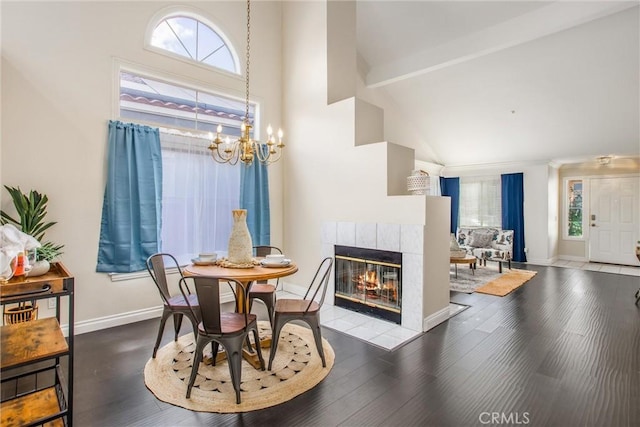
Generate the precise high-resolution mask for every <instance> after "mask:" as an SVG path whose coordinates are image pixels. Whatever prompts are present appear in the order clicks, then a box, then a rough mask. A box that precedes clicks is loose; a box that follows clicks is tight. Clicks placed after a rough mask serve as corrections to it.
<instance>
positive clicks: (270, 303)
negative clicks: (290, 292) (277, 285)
mask: <svg viewBox="0 0 640 427" xmlns="http://www.w3.org/2000/svg"><path fill="white" fill-rule="evenodd" d="M256 298H257V299H259V300H260V301H262V302H263V303H264V305H265V307H266V309H267V314H268V315H269V323H270V324H271V325H273V309H274V307H275V305H276V303H275V299H276V298H275V293H274V294H273V295H269V296H267V295H260V296H256V297H252V298H251V299H250V300H249V312H251V308H252V307H253V300H254V299H256Z"/></svg>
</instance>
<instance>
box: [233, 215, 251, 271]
mask: <svg viewBox="0 0 640 427" xmlns="http://www.w3.org/2000/svg"><path fill="white" fill-rule="evenodd" d="M231 213H232V214H233V227H232V228H231V236H229V249H228V252H229V257H228V262H229V265H227V267H233V265H234V264H237V265H238V266H241V265H248V264H253V242H252V241H251V234H250V233H249V227H247V210H246V209H234V210H233V211H231ZM240 268H242V267H240Z"/></svg>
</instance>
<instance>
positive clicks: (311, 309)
mask: <svg viewBox="0 0 640 427" xmlns="http://www.w3.org/2000/svg"><path fill="white" fill-rule="evenodd" d="M332 265H333V258H332V257H327V258H325V259H323V260H322V262H321V263H320V265H319V266H318V269H317V270H316V274H315V275H314V276H313V280H311V284H309V287H308V288H307V292H306V293H305V294H304V297H303V298H302V299H285V298H281V299H278V300H277V301H276V306H275V309H274V322H273V323H272V333H271V353H270V354H269V367H268V369H269V370H271V363H272V362H273V359H274V358H275V356H276V350H277V349H278V340H279V339H280V331H281V330H282V327H283V326H284V325H286V324H287V323H288V322H290V321H292V320H302V321H304V322H306V323H307V324H308V325H309V326H310V327H311V330H312V331H313V338H314V340H315V342H316V348H317V349H318V354H319V355H320V359H322V367H323V368H324V367H326V366H327V363H326V362H325V358H324V351H323V349H322V333H321V332H320V308H322V304H323V303H324V297H325V295H326V293H327V286H328V284H329V276H330V275H331V266H332Z"/></svg>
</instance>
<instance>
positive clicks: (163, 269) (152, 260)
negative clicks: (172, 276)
mask: <svg viewBox="0 0 640 427" xmlns="http://www.w3.org/2000/svg"><path fill="white" fill-rule="evenodd" d="M169 268H177V269H178V273H179V274H180V277H181V278H182V269H181V268H180V264H178V260H176V258H175V257H174V256H173V255H171V254H167V253H157V254H153V255H151V256H150V257H149V258H147V271H149V275H150V276H151V278H152V279H153V282H154V283H155V284H156V286H157V287H158V290H159V291H160V296H161V297H162V300H163V301H164V303H165V304H169V298H171V292H169V283H168V281H167V269H169Z"/></svg>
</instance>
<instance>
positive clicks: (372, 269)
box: [335, 245, 402, 324]
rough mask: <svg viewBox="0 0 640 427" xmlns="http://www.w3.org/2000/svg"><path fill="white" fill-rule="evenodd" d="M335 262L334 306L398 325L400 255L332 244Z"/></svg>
mask: <svg viewBox="0 0 640 427" xmlns="http://www.w3.org/2000/svg"><path fill="white" fill-rule="evenodd" d="M335 261H336V262H335V269H336V270H335V273H336V274H335V281H336V283H335V305H337V306H339V307H344V308H347V309H349V310H354V311H359V312H362V313H366V314H370V315H372V316H375V317H380V318H383V319H386V320H390V321H392V322H395V323H398V324H400V320H401V307H402V254H401V253H400V252H390V251H381V250H376V249H366V248H354V247H351V246H338V245H336V246H335Z"/></svg>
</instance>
